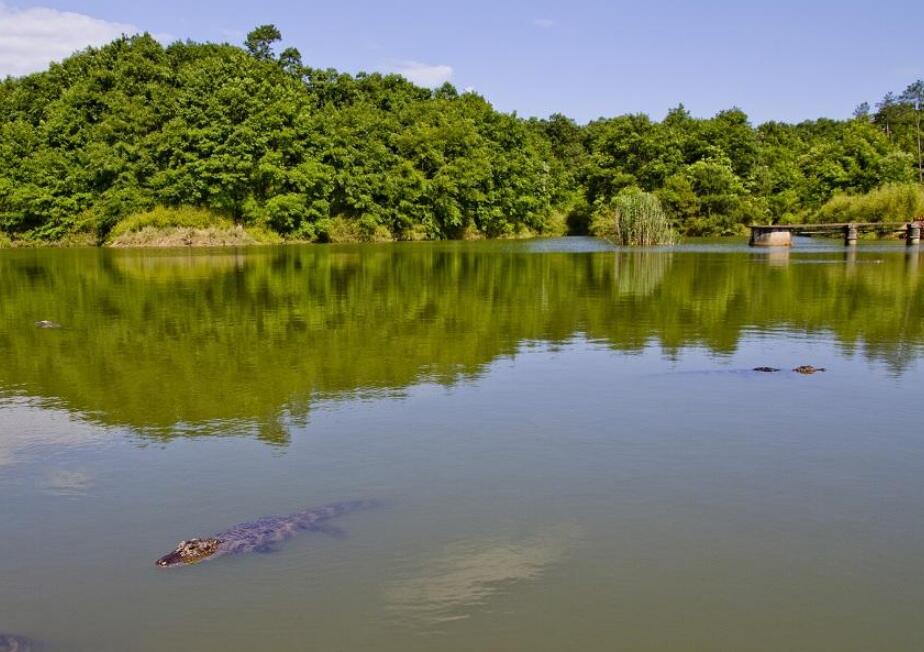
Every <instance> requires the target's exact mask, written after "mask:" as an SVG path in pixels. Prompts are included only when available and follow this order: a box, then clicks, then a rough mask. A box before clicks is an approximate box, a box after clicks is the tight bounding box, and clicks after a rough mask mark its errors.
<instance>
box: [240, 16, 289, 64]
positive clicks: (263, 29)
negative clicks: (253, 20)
mask: <svg viewBox="0 0 924 652" xmlns="http://www.w3.org/2000/svg"><path fill="white" fill-rule="evenodd" d="M281 40H282V33H281V32H280V31H279V29H277V27H276V26H275V25H260V26H259V27H257V28H256V29H254V30H252V31H251V32H250V33H249V34H247V39H246V40H245V41H244V47H246V48H247V51H248V52H250V54H251V56H253V57H255V58H257V59H260V60H263V61H266V60H268V59H272V58H273V43H276V42H278V41H281ZM287 52H288V50H287ZM290 54H291V53H290Z"/></svg>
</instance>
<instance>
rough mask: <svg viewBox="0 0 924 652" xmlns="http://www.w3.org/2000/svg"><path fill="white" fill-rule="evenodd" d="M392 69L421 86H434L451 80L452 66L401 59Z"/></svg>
mask: <svg viewBox="0 0 924 652" xmlns="http://www.w3.org/2000/svg"><path fill="white" fill-rule="evenodd" d="M390 69H391V70H393V71H394V72H396V73H398V74H399V75H403V76H404V77H406V78H407V79H408V80H409V81H412V82H414V83H415V84H418V85H420V86H426V87H428V88H433V87H435V86H440V85H441V84H443V83H444V82H447V81H449V78H450V77H452V66H446V65H430V64H427V63H420V62H419V61H400V62H398V63H397V64H395V65H393V66H390Z"/></svg>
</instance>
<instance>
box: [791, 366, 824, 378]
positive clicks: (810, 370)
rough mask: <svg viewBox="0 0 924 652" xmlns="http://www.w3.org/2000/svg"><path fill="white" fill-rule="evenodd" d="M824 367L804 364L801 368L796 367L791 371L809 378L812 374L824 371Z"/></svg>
mask: <svg viewBox="0 0 924 652" xmlns="http://www.w3.org/2000/svg"><path fill="white" fill-rule="evenodd" d="M824 370H825V369H824V367H813V366H812V365H810V364H804V365H802V366H801V367H796V368H795V369H793V371H795V372H796V373H797V374H802V375H803V376H811V375H812V374H817V373H818V372H820V371H824Z"/></svg>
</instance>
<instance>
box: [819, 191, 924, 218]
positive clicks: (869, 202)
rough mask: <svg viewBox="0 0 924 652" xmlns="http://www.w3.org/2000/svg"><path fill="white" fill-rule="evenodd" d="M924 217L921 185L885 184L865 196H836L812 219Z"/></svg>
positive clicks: (923, 199) (923, 194) (923, 196)
mask: <svg viewBox="0 0 924 652" xmlns="http://www.w3.org/2000/svg"><path fill="white" fill-rule="evenodd" d="M922 217H924V187H921V186H920V185H918V184H916V183H888V184H885V185H883V186H880V187H879V188H877V189H875V190H872V191H870V192H868V193H866V194H864V195H846V194H841V195H835V196H834V197H832V198H831V199H829V200H828V202H827V203H826V204H825V205H824V206H822V207H821V208H820V209H819V210H818V212H817V213H815V215H814V216H813V218H812V221H813V222H908V221H911V220H913V219H915V218H918V219H920V218H922Z"/></svg>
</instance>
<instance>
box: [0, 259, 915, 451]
mask: <svg viewBox="0 0 924 652" xmlns="http://www.w3.org/2000/svg"><path fill="white" fill-rule="evenodd" d="M816 257H817V256H816ZM877 257H878V258H879V259H881V260H882V262H881V263H879V264H868V265H859V264H856V265H854V266H852V267H850V268H848V266H847V265H845V264H844V263H843V262H842V261H834V264H831V263H832V260H833V259H832V260H827V259H826V260H825V261H823V262H825V263H826V264H780V263H779V261H776V264H772V265H771V264H769V263H767V262H766V261H761V260H760V259H759V258H753V257H752V256H750V255H748V254H728V253H722V254H719V253H716V254H705V253H697V254H693V253H674V254H661V253H656V252H620V253H617V254H613V253H612V252H601V253H592V254H571V253H543V254H535V253H532V254H531V253H518V252H517V249H516V247H515V246H507V247H505V248H504V249H503V250H497V249H496V248H492V247H491V246H486V247H481V246H480V245H472V246H468V245H466V246H459V245H455V244H453V245H439V244H435V245H419V246H407V247H404V246H395V247H329V248H324V247H307V248H283V249H260V250H255V251H253V252H248V253H247V254H246V255H244V254H230V255H229V254H227V253H220V254H219V255H217V256H216V257H215V258H214V259H213V258H212V257H210V256H207V255H205V256H204V255H201V254H196V255H194V256H189V255H187V254H175V253H174V254H170V255H168V254H163V253H157V254H155V255H154V257H153V258H152V259H151V260H149V259H148V258H149V257H148V256H142V255H140V254H138V253H137V252H111V251H108V252H107V251H104V252H99V251H95V250H93V251H55V252H49V251H12V252H4V253H3V255H2V256H0V296H2V298H3V300H2V302H0V355H2V356H3V358H2V359H3V363H2V364H0V388H10V387H13V386H17V387H19V388H20V391H22V392H24V393H25V394H27V395H31V396H35V397H49V398H59V399H60V400H61V401H62V402H63V403H64V404H65V405H67V406H68V407H69V408H70V409H72V410H75V411H80V412H83V413H85V414H87V415H90V416H91V418H94V419H98V420H100V421H102V422H105V423H112V424H124V425H129V426H131V427H134V428H137V429H140V430H144V431H146V432H150V433H153V434H157V435H158V436H161V435H166V434H177V433H178V432H185V433H188V434H193V433H196V434H201V433H208V432H224V431H227V428H222V427H220V424H222V423H225V424H227V423H235V424H250V431H251V432H253V433H254V434H255V435H257V436H261V437H263V438H265V439H266V440H267V441H273V442H277V443H285V442H286V441H287V437H288V434H287V433H286V423H288V422H289V420H290V419H291V418H292V416H291V415H293V414H296V415H299V417H300V418H301V419H306V418H307V410H308V408H309V406H310V405H311V404H312V402H314V401H315V400H316V399H317V398H318V397H325V396H333V397H343V396H353V395H357V394H365V393H377V392H378V393H381V392H384V391H389V390H390V389H394V388H401V387H406V386H408V385H410V384H413V383H415V382H418V381H420V380H421V379H429V380H432V381H435V382H441V383H452V382H456V381H457V380H458V379H459V378H461V377H465V376H472V375H477V374H479V373H480V372H481V370H482V369H483V367H484V365H486V364H487V363H490V362H491V361H492V360H494V359H496V358H497V357H498V356H502V355H512V354H514V353H516V351H517V350H518V348H519V347H520V346H521V345H522V343H523V342H526V341H545V342H551V343H561V342H566V341H568V340H570V339H572V338H573V337H574V336H575V335H576V334H584V335H586V336H588V337H590V338H592V339H594V340H597V341H603V342H606V343H608V344H609V345H610V346H612V347H613V348H614V349H618V350H623V351H640V350H642V349H643V348H644V347H645V346H647V345H649V344H650V343H652V342H656V343H658V344H659V345H660V346H661V347H662V348H663V349H664V350H666V351H668V352H674V354H675V355H676V354H678V352H680V351H682V350H683V349H684V348H685V347H689V346H691V345H698V346H704V347H706V348H708V349H710V350H711V351H713V352H719V353H730V352H733V351H735V349H736V347H737V346H738V344H739V342H740V339H741V336H742V334H743V333H745V332H748V331H751V330H763V331H768V330H789V331H798V332H806V333H809V332H819V331H824V332H831V333H833V334H834V335H835V336H836V338H837V340H838V342H839V343H840V345H841V346H842V347H843V348H844V350H845V351H853V350H857V351H862V354H863V355H866V356H868V357H869V358H870V359H873V360H879V361H882V362H883V363H884V364H886V365H888V366H889V368H890V369H891V370H892V371H893V373H901V372H902V371H903V369H905V368H906V366H907V365H908V364H909V363H910V362H911V361H913V360H914V359H916V358H918V357H920V355H921V352H922V342H924V300H922V298H921V292H920V290H921V287H920V286H921V275H920V274H919V273H917V272H916V271H915V270H911V271H909V270H910V268H909V261H908V259H907V257H906V256H903V255H891V254H890V255H882V254H879V255H877ZM863 260H864V257H863V254H861V255H860V259H859V261H858V262H863ZM791 262H793V263H795V262H799V256H798V254H794V255H793V257H792V261H791ZM913 262H917V261H916V260H915V261H913ZM38 319H54V320H56V321H61V322H63V323H64V324H65V326H66V328H65V329H62V330H60V331H42V330H40V329H35V328H34V327H33V326H32V322H33V321H35V320H38ZM178 424H182V425H181V426H178ZM209 424H212V425H211V426H210V425H209ZM215 424H219V426H218V427H215ZM236 429H237V430H239V431H240V430H241V429H240V428H236ZM243 430H245V431H246V430H247V429H246V428H244V429H243Z"/></svg>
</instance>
